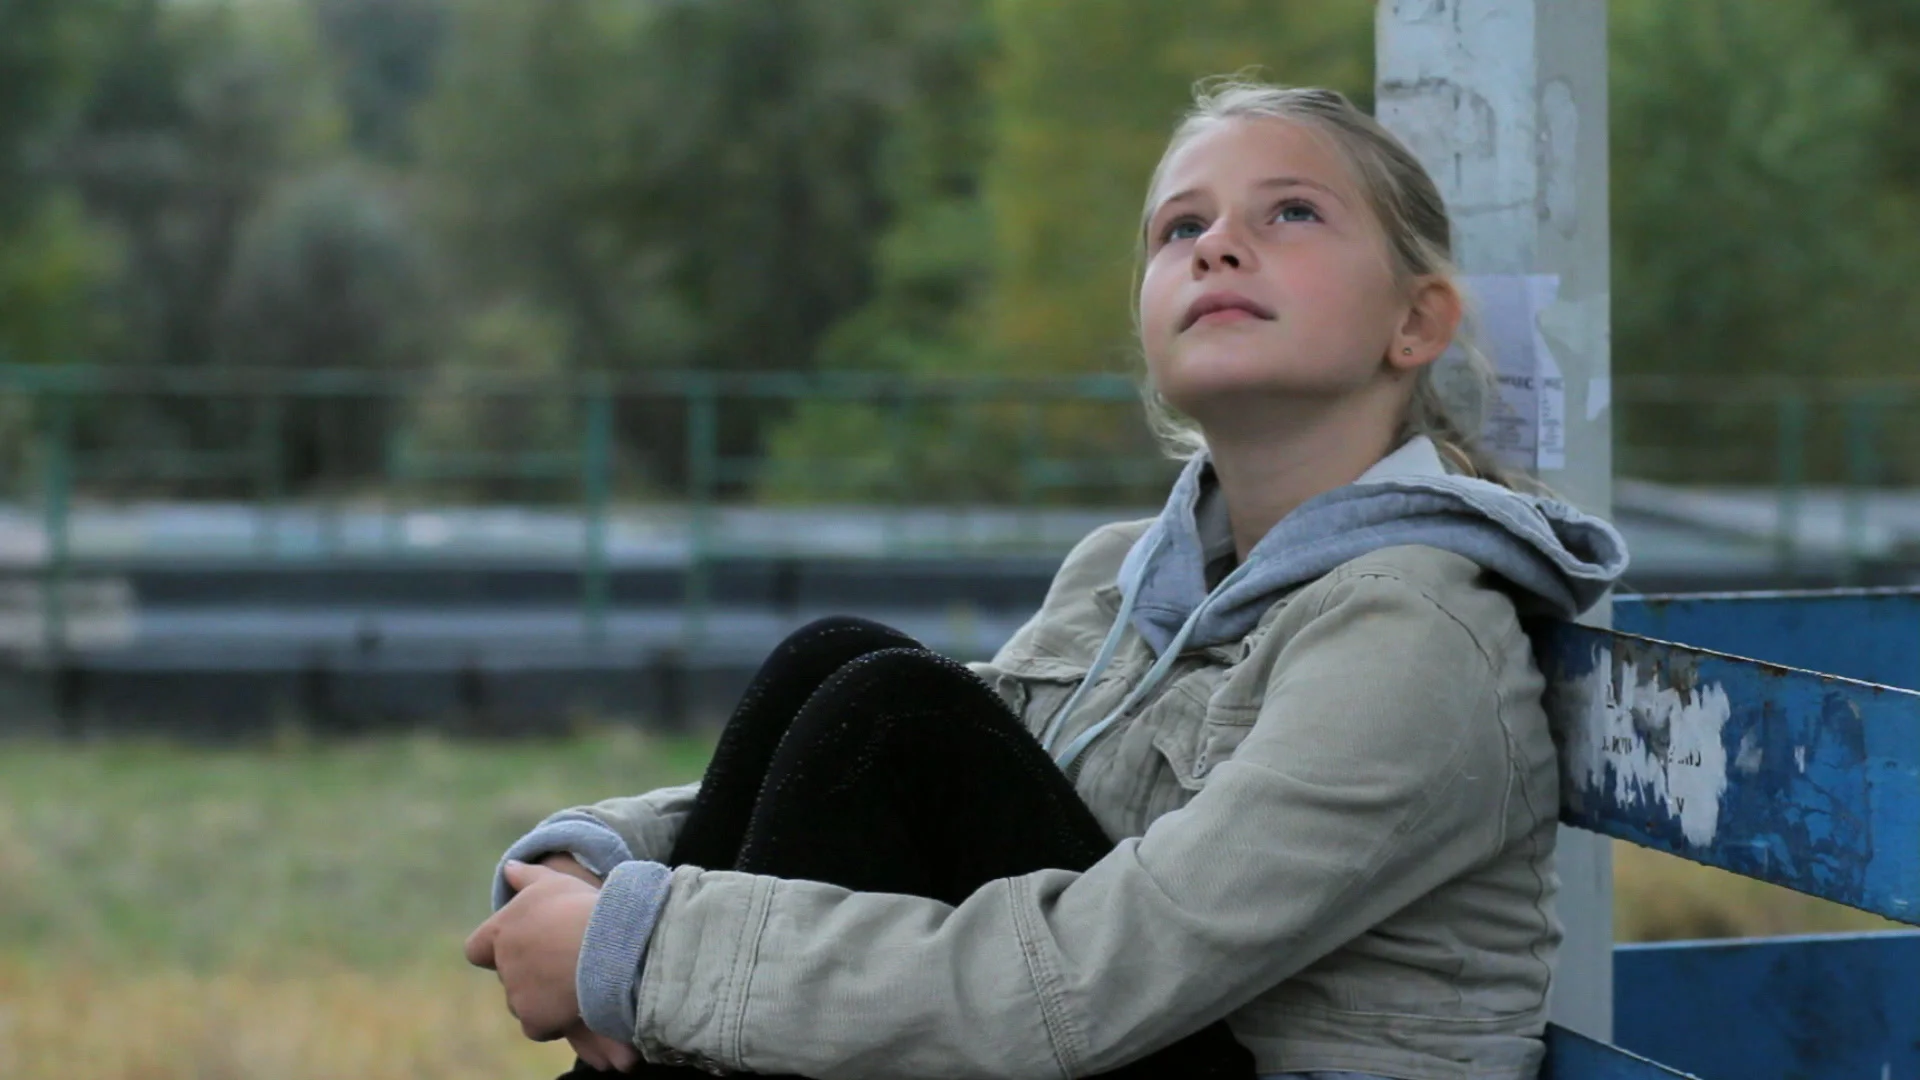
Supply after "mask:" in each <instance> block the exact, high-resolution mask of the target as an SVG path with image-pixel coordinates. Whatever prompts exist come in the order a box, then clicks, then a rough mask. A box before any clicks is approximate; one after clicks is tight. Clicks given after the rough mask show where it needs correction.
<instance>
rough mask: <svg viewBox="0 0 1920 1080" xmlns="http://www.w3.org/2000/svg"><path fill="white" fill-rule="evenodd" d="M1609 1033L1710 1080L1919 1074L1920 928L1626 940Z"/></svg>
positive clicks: (1838, 1079)
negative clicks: (1697, 939) (1813, 934)
mask: <svg viewBox="0 0 1920 1080" xmlns="http://www.w3.org/2000/svg"><path fill="white" fill-rule="evenodd" d="M1613 970H1614V983H1613V986H1614V1012H1613V1017H1614V1021H1613V1022H1614V1029H1613V1032H1614V1041H1616V1042H1617V1043H1619V1044H1620V1045H1621V1046H1622V1047H1624V1048H1626V1049H1629V1050H1632V1051H1633V1052H1635V1053H1638V1054H1644V1055H1646V1056H1647V1057H1650V1058H1654V1059H1655V1060H1658V1061H1660V1062H1662V1063H1664V1064H1667V1065H1670V1066H1673V1067H1674V1068H1677V1069H1685V1070H1686V1071H1688V1072H1691V1073H1696V1074H1698V1075H1699V1076H1702V1077H1705V1078H1706V1080H1881V1078H1883V1077H1920V932H1910V933H1908V932H1896V933H1885V934H1844V935H1840V934H1836V935H1824V936H1818V937H1794V938H1767V939H1758V940H1746V941H1710V942H1686V943H1680V944H1662V945H1626V946H1621V947H1620V948H1618V949H1616V950H1615V951H1614V968H1613Z"/></svg>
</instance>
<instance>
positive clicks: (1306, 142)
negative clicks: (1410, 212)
mask: <svg viewBox="0 0 1920 1080" xmlns="http://www.w3.org/2000/svg"><path fill="white" fill-rule="evenodd" d="M1352 174H1353V170H1352V169H1351V168H1350V167H1349V165H1348V163H1347V160H1346V156H1345V155H1344V154H1343V153H1341V151H1340V148H1339V146H1338V145H1337V144H1336V142H1335V141H1334V138H1333V136H1332V135H1330V134H1328V133H1327V132H1325V131H1322V130H1321V129H1319V128H1318V127H1315V126H1314V125H1312V124H1308V123H1302V122H1300V121H1295V120H1281V119H1277V118H1268V117H1247V118H1235V119H1232V120H1223V121H1220V122H1218V123H1214V124H1211V125H1209V126H1207V127H1206V128H1205V129H1203V130H1202V131H1201V132H1200V133H1199V134H1198V135H1195V136H1194V137H1193V138H1191V139H1188V140H1187V141H1186V142H1185V143H1182V144H1181V145H1180V146H1179V147H1178V148H1177V149H1175V150H1174V152H1173V153H1172V154H1170V155H1168V157H1167V163H1166V167H1165V168H1164V169H1163V170H1162V171H1161V175H1160V183H1159V186H1158V188H1157V189H1156V190H1155V191H1154V198H1153V201H1154V203H1155V204H1156V205H1157V204H1158V203H1159V202H1160V201H1161V200H1163V199H1165V198H1166V197H1168V196H1169V195H1173V194H1176V193H1179V192H1185V191H1194V190H1198V191H1201V192H1219V193H1223V194H1224V193H1226V192H1227V191H1230V190H1232V189H1235V188H1239V187H1244V186H1246V185H1250V184H1255V183H1258V182H1260V181H1262V180H1266V179H1269V178H1271V177H1278V176H1291V177H1297V178H1299V179H1302V180H1312V181H1314V182H1316V183H1320V184H1323V185H1325V186H1327V187H1329V188H1332V189H1333V190H1335V191H1337V192H1339V193H1340V194H1341V196H1342V197H1343V198H1345V197H1349V196H1350V195H1351V194H1352V192H1353V189H1354V182H1353V175H1352Z"/></svg>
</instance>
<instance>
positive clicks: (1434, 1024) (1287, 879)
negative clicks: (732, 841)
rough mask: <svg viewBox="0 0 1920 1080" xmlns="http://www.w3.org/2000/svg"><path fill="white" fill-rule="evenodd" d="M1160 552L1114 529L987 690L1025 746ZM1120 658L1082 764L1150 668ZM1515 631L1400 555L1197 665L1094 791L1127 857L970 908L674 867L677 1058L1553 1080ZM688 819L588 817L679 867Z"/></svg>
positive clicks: (656, 796)
mask: <svg viewBox="0 0 1920 1080" xmlns="http://www.w3.org/2000/svg"><path fill="white" fill-rule="evenodd" d="M1146 525H1147V523H1146V522H1136V523H1130V524H1123V525H1115V526H1109V527H1106V528H1103V529H1101V530H1098V531H1096V532H1095V533H1093V534H1092V535H1091V536H1089V537H1088V538H1087V539H1086V540H1084V541H1082V542H1081V544H1080V545H1079V546H1078V547H1077V548H1076V549H1075V550H1074V551H1073V553H1072V554H1071V555H1069V556H1068V558H1067V560H1066V562H1065V564H1064V565H1063V566H1062V568H1061V570H1060V572H1059V574H1058V576H1057V577H1056V578H1055V580H1054V583H1053V585H1052V587H1051V589H1050V591H1049V594H1048V596H1047V599H1046V602H1045V604H1044V605H1043V606H1042V608H1041V610H1040V611H1039V612H1038V613H1037V614H1036V615H1035V616H1034V617H1033V619H1031V620H1030V621H1029V622H1028V623H1027V624H1026V626H1024V627H1023V628H1022V629H1021V630H1020V631H1019V632H1018V633H1017V634H1016V635H1015V636H1014V638H1013V639H1012V640H1011V641H1009V642H1008V643H1007V645H1006V646H1005V647H1004V648H1002V649H1001V650H1000V652H999V654H998V655H997V656H996V657H994V659H993V660H992V662H990V663H987V664H981V665H976V667H975V670H976V671H977V672H978V673H979V674H980V675H981V676H982V677H984V678H986V679H987V680H988V681H989V682H990V683H991V684H992V685H993V686H994V687H995V688H996V689H997V690H998V691H999V692H1000V694H1001V695H1002V696H1003V697H1004V698H1005V699H1006V700H1007V701H1008V703H1009V704H1010V705H1012V706H1013V707H1014V708H1015V709H1016V710H1017V711H1018V712H1019V713H1020V714H1021V715H1022V716H1023V717H1024V718H1025V719H1026V721H1027V724H1028V726H1029V727H1030V728H1031V729H1033V730H1035V731H1036V733H1037V732H1038V731H1039V730H1040V729H1041V728H1042V726H1043V725H1045V724H1046V722H1047V721H1048V720H1049V719H1050V718H1051V717H1052V715H1053V713H1054V712H1055V711H1056V710H1057V709H1058V708H1059V707H1060V705H1061V704H1062V703H1063V702H1064V701H1065V699H1066V698H1067V696H1068V695H1069V694H1070V692H1071V691H1072V690H1073V689H1074V687H1075V685H1076V684H1077V683H1078V681H1079V680H1080V678H1081V676H1083V675H1084V674H1085V673H1086V671H1087V670H1088V668H1089V666H1090V662H1091V661H1092V659H1093V657H1094V654H1095V652H1096V650H1097V649H1098V648H1099V647H1100V645H1101V642H1102V640H1103V638H1104V637H1105V635H1106V633H1107V631H1108V630H1109V628H1110V627H1111V626H1112V625H1113V621H1114V618H1115V615H1116V613H1117V611H1118V607H1119V595H1118V594H1119V590H1118V588H1117V587H1116V586H1115V585H1114V580H1115V576H1116V571H1117V569H1118V567H1119V565H1120V562H1121V559H1122V557H1123V556H1124V555H1125V554H1126V552H1127V550H1128V548H1129V547H1130V545H1131V544H1132V543H1133V541H1134V540H1135V538H1137V537H1138V536H1139V535H1140V534H1141V532H1142V531H1143V530H1144V529H1145V527H1146ZM1152 659H1153V656H1152V653H1151V651H1150V650H1149V649H1148V648H1147V646H1146V645H1145V644H1144V643H1143V642H1141V641H1140V640H1139V638H1138V637H1137V636H1136V635H1135V633H1134V632H1133V631H1132V630H1128V631H1127V633H1126V635H1125V637H1124V638H1123V639H1122V641H1121V646H1120V650H1119V652H1118V654H1117V655H1116V657H1115V659H1114V660H1113V662H1112V664H1111V665H1110V666H1109V668H1108V669H1107V670H1106V671H1105V672H1104V673H1103V674H1102V676H1101V677H1100V678H1099V680H1098V681H1097V682H1096V684H1095V685H1094V686H1093V687H1092V688H1090V690H1089V692H1088V694H1087V697H1086V700H1085V701H1084V703H1083V705H1082V707H1079V708H1077V709H1076V710H1075V714H1074V715H1075V720H1074V721H1072V722H1071V724H1070V726H1069V727H1068V729H1067V730H1066V731H1065V732H1063V733H1062V736H1061V741H1063V742H1064V741H1066V740H1069V739H1071V738H1072V737H1073V735H1074V734H1075V731H1074V728H1073V726H1072V725H1076V724H1077V725H1078V726H1080V727H1082V728H1084V727H1085V726H1087V725H1089V724H1091V723H1093V722H1094V721H1096V720H1097V719H1099V718H1100V717H1103V716H1105V715H1106V714H1107V713H1108V712H1109V711H1110V710H1111V709H1112V708H1113V707H1114V706H1116V705H1117V704H1118V703H1119V701H1120V698H1121V697H1122V696H1123V694H1124V692H1125V690H1126V688H1127V687H1129V686H1131V685H1133V684H1134V683H1135V682H1136V681H1138V679H1139V678H1140V676H1141V675H1142V673H1143V672H1144V671H1145V669H1146V668H1147V667H1148V666H1149V664H1150V663H1151V662H1152ZM1541 690H1542V682H1541V677H1540V674H1539V673H1538V671H1537V670H1536V668H1535V666H1534V663H1533V659H1532V653H1531V649H1530V647H1529V643H1528V640H1527V637H1526V635H1525V634H1524V633H1523V632H1522V629H1521V625H1520V622H1519V620H1518V617H1517V615H1516V611H1515V608H1514V605H1513V603H1512V601H1511V600H1510V599H1509V597H1508V596H1507V595H1506V593H1505V592H1503V591H1502V590H1501V589H1500V588H1498V587H1496V584H1495V583H1494V582H1493V581H1492V580H1491V579H1490V578H1489V576H1488V575H1486V574H1485V573H1484V572H1483V571H1481V570H1480V569H1479V567H1477V566H1476V565H1475V564H1474V563H1472V562H1469V561H1468V560H1467V559H1465V558H1462V557H1460V556H1458V555H1453V554H1449V553H1446V552H1442V551H1439V550H1436V549H1433V548H1427V547H1416V546H1405V547H1393V548H1386V549H1383V550H1380V551H1376V552H1374V553H1372V554H1369V555H1366V556H1363V557H1361V558H1358V559H1355V560H1353V561H1352V562H1349V563H1347V564H1345V565H1343V566H1341V567H1340V568H1339V569H1337V570H1335V571H1333V572H1332V573H1329V574H1327V575H1325V576H1324V577H1321V578H1319V579H1318V580H1315V581H1312V582H1311V583H1309V584H1306V585H1304V586H1301V587H1299V588H1297V589H1294V590H1293V591H1291V592H1290V593H1287V594H1285V595H1284V596H1282V597H1281V598H1280V599H1279V600H1277V601H1276V602H1275V603H1274V604H1273V606H1272V607H1271V608H1270V609H1269V610H1268V611H1267V612H1266V613H1265V615H1264V616H1263V617H1262V618H1261V619H1260V621H1259V623H1258V625H1257V626H1256V627H1255V628H1254V629H1253V631H1252V632H1250V633H1249V634H1248V635H1247V636H1246V637H1245V638H1244V639H1243V640H1242V641H1240V642H1239V643H1237V644H1229V645H1224V646H1215V647H1212V648H1208V649H1205V650H1198V651H1195V652H1194V653H1193V654H1191V655H1190V656H1184V657H1182V658H1181V659H1180V661H1179V663H1178V665H1177V667H1176V669H1175V670H1174V672H1173V673H1172V675H1171V677H1170V678H1168V679H1167V680H1166V682H1165V683H1164V684H1163V686H1162V688H1161V690H1160V691H1159V692H1158V693H1157V694H1156V695H1154V696H1153V697H1151V698H1150V699H1149V700H1148V701H1147V702H1146V703H1145V705H1144V707H1142V708H1140V709H1139V710H1138V711H1137V715H1135V716H1134V717H1133V718H1132V719H1131V720H1130V721H1128V722H1125V723H1121V724H1118V725H1116V726H1114V727H1113V728H1112V729H1110V730H1109V731H1107V732H1106V734H1105V735H1103V736H1102V737H1101V738H1099V739H1098V741H1096V742H1094V743H1093V744H1092V746H1091V747H1090V748H1089V749H1088V750H1087V752H1086V753H1085V755H1084V756H1083V759H1082V762H1081V763H1080V764H1079V769H1078V773H1077V775H1076V777H1075V784H1076V787H1077V788H1078V790H1079V792H1080V794H1081V796H1082V797H1083V798H1084V799H1085V800H1086V802H1087V804H1088V805H1089V806H1090V807H1091V808H1092V809H1093V812H1094V813H1095V815H1096V816H1097V817H1098V818H1099V820H1100V822H1101V824H1102V825H1103V826H1105V828H1106V829H1107V831H1108V833H1109V834H1110V835H1112V836H1113V837H1114V838H1115V839H1116V841H1117V846H1116V847H1115V848H1114V850H1113V851H1112V852H1111V853H1110V854H1109V855H1108V856H1107V857H1106V858H1105V859H1103V860H1101V861H1100V862H1099V863H1098V864H1096V865H1095V866H1094V867H1093V868H1091V869H1090V870H1088V871H1087V872H1085V873H1070V872H1066V871H1043V872H1040V873H1035V874H1029V875H1026V876H1024V877H1020V878H1013V879H1006V880H1001V881H996V882H993V883H991V884H989V885H987V886H985V887H983V888H981V889H980V890H979V891H978V892H976V893H975V894H974V895H973V896H971V897H969V898H968V899H967V900H966V901H965V902H963V903H962V904H960V905H959V906H958V907H950V906H947V905H945V904H942V903H939V902H936V901H932V900H926V899H921V898H916V897H908V896H895V895H881V894H861V893H851V892H848V891H847V890H844V889H840V888H836V887H832V886H827V885H822V884H818V883H812V882H800V881H782V880H777V879H773V878H766V877H757V876H753V875H747V874H741V873H735V872H728V871H712V870H700V869H696V868H692V867H682V868H680V869H678V870H676V871H675V872H674V875H673V879H672V886H671V890H670V892H669V895H668V898H667V903H666V907H665V910H664V911H663V912H662V914H661V918H660V921H659V923H658V925H657V926H656V928H655V930H654V933H653V937H652V940H651V942H650V944H649V945H648V948H647V954H646V959H645V962H644V968H643V970H642V973H641V979H640V983H639V987H638V1010H637V1016H636V1031H637V1032H638V1033H639V1038H638V1042H639V1044H640V1046H641V1048H642V1050H643V1051H644V1052H645V1053H646V1054H647V1055H648V1056H649V1057H650V1058H652V1059H655V1060H674V1061H691V1062H693V1063H696V1064H704V1065H707V1066H709V1067H711V1068H714V1069H724V1070H748V1071H753V1072H761V1073H803V1074H806V1075H809V1076H819V1077H1005V1078H1022V1077H1033V1078H1041V1077H1070V1076H1084V1075H1089V1074H1093V1073H1098V1072H1101V1071H1103V1070H1106V1069H1110V1068H1112V1067H1114V1066H1116V1065H1118V1064H1120V1063H1123V1062H1125V1061H1128V1060H1131V1059H1133V1058H1136V1057H1138V1056H1140V1055H1141V1054H1143V1053H1146V1052H1149V1051H1151V1050H1152V1049H1155V1048H1157V1047H1160V1046H1162V1045H1165V1044H1167V1043H1169V1042H1171V1041H1173V1040H1174V1039H1176V1038H1178V1037H1179V1036H1180V1035H1182V1034H1184V1033H1186V1032H1189V1031H1192V1030H1196V1029H1197V1028H1199V1027H1201V1026H1203V1025H1205V1024H1206V1023H1208V1022H1210V1021H1212V1020H1214V1019H1217V1018H1220V1017H1223V1016H1224V1017H1226V1018H1228V1020H1229V1022H1230V1024H1231V1025H1232V1027H1233V1029H1234V1032H1235V1034H1236V1035H1237V1036H1238V1037H1239V1038H1240V1040H1241V1041H1242V1042H1243V1043H1244V1044H1246V1045H1247V1046H1248V1047H1249V1048H1251V1050H1252V1051H1253V1053H1254V1055H1255V1057H1256V1059H1257V1063H1258V1067H1259V1070H1260V1071H1261V1072H1262V1073H1275V1072H1283V1071H1284V1072H1293V1071H1301V1072H1306V1071H1318V1070H1332V1071H1341V1070H1345V1071H1354V1072H1365V1073H1375V1074H1380V1075H1383V1076H1391V1077H1404V1078H1407V1080H1440V1078H1453V1077H1486V1078H1513V1080H1518V1078H1521V1077H1532V1076H1533V1075H1534V1074H1535V1072H1536V1070H1537V1068H1538V1064H1539V1060H1540V1056H1541V1045H1540V1042H1539V1035H1540V1033H1541V1031H1542V1028H1543V1025H1544V1022H1545V1017H1546V1000H1547V988H1548V983H1549V981H1550V978H1551V972H1552V966H1553V958H1554V953H1555V948H1556V946H1557V944H1558V942H1559V939H1560V929H1559V925H1558V923H1557V921H1556V919H1555V917H1554V914H1553V896H1554V891H1555V887H1556V879H1555V877H1554V873H1553V868H1552V864H1551V856H1552V851H1553V843H1554V836H1555V819H1556V798H1555V794H1556V792H1557V790H1558V776H1557V770H1556V763H1555V755H1554V750H1553V744H1552V742H1551V741H1550V739H1549V736H1548V731H1547V724H1546V718H1545V716H1544V714H1543V712H1542V709H1541V704H1540V694H1541ZM691 792H692V788H691V787H686V788H675V789H669V790H665V791H659V792H654V793H652V794H650V795H643V796H639V797H635V798H630V799H616V800H611V801H609V802H605V803H601V804H599V805H597V806H594V807H588V808H583V809H585V810H587V811H588V812H589V813H591V815H592V816H593V817H594V818H596V819H598V820H600V821H601V822H603V823H605V824H606V825H608V826H610V827H611V828H612V829H614V830H615V831H616V832H618V833H619V834H620V835H621V836H622V837H623V839H624V840H625V841H626V843H627V845H628V847H629V848H630V849H631V851H632V852H633V853H634V855H636V856H637V857H642V858H646V857H653V858H660V857H663V856H664V854H665V852H666V851H667V850H668V848H669V846H670V844H671V842H672V838H673V836H674V834H675V832H676V829H677V826H678V822H679V820H680V819H681V818H682V817H683V816H684V814H685V812H686V810H687V808H688V806H689V804H690V799H691Z"/></svg>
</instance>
